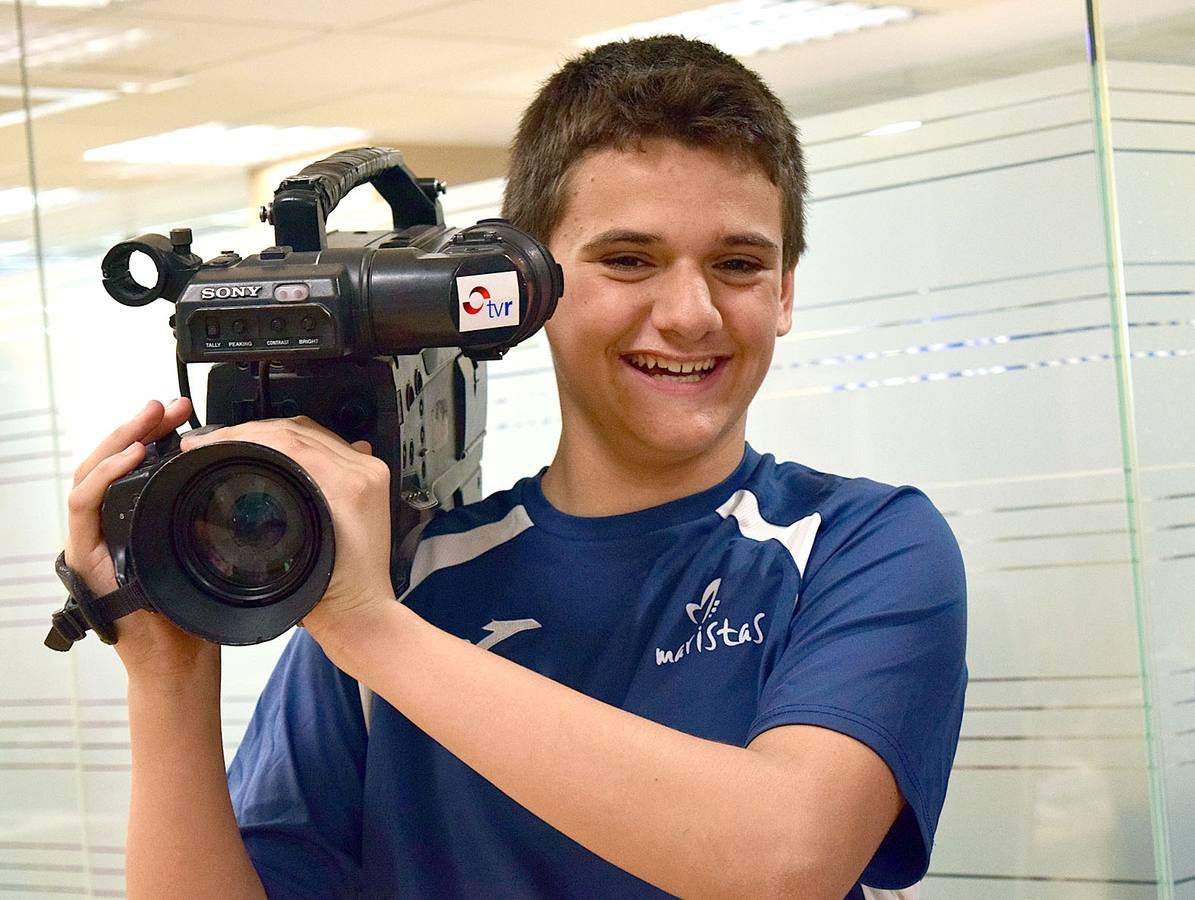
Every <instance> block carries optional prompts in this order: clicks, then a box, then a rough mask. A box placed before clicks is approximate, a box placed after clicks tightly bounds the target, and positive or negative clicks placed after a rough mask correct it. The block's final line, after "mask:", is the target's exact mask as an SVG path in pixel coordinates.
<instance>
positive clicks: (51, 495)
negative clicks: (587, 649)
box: [0, 0, 1195, 900]
mask: <svg viewBox="0 0 1195 900" xmlns="http://www.w3.org/2000/svg"><path fill="white" fill-rule="evenodd" d="M701 6H702V4H701V3H699V2H693V0H653V2H646V0H609V2H605V3H600V4H580V3H577V4H574V3H572V2H566V0H549V2H540V3H530V2H518V3H515V2H512V3H493V2H489V0H398V2H396V0H346V2H343V3H338V4H326V3H322V2H317V0H290V2H286V3H282V2H257V3H238V2H232V0H207V2H205V3H189V2H184V0H123V2H121V0H44V2H41V3H35V2H28V0H26V2H18V3H16V4H14V3H13V0H5V2H0V896H10V895H11V896H29V897H36V896H42V895H46V894H55V895H66V896H75V895H78V896H99V897H111V896H121V895H122V893H123V871H122V866H123V856H122V854H123V843H124V831H125V815H126V811H127V802H128V800H127V797H128V779H129V767H128V734H127V726H126V714H125V709H124V699H123V697H124V678H123V672H122V670H121V667H120V665H119V663H118V661H117V659H116V657H115V655H114V654H113V653H112V652H111V651H110V650H109V649H108V648H106V647H104V646H102V645H101V644H99V642H98V641H97V640H95V639H94V638H91V639H89V640H87V641H84V642H83V643H82V644H81V645H79V646H78V647H77V648H76V649H75V650H74V651H73V652H71V653H70V654H55V653H52V652H51V651H49V650H47V649H45V648H43V647H42V643H41V642H42V638H43V637H44V634H45V631H46V627H47V623H48V616H49V613H50V612H51V610H53V609H55V608H56V607H57V606H58V605H59V603H60V601H61V596H62V591H61V589H60V587H59V586H58V584H57V582H56V580H55V578H54V576H53V573H52V570H51V561H52V560H53V558H54V556H55V555H56V553H57V552H58V550H59V548H60V547H61V545H62V543H63V536H64V527H65V526H64V519H65V516H64V505H65V496H66V494H67V492H68V491H69V487H70V479H71V475H72V472H73V469H74V466H75V465H76V464H77V463H78V462H79V461H80V460H81V459H82V458H83V457H84V456H85V455H86V454H87V453H88V452H89V450H90V448H91V447H92V446H93V445H94V444H95V442H96V441H97V440H98V439H99V438H100V437H101V436H102V435H103V434H105V433H107V431H109V430H110V429H111V428H112V427H113V426H114V424H115V423H117V422H119V421H122V420H123V419H125V418H127V417H128V416H129V415H130V414H131V413H132V412H134V411H135V410H136V409H137V408H138V407H139V406H140V405H141V404H142V403H143V402H144V401H145V400H146V399H147V398H148V397H151V396H153V397H159V398H161V399H166V400H168V399H170V398H172V397H174V396H175V395H176V393H177V389H176V386H175V374H174V365H173V360H172V343H171V337H170V333H169V330H168V326H167V321H166V320H167V317H168V315H169V312H170V310H169V309H168V304H167V303H165V302H164V301H162V302H159V303H157V304H155V305H153V306H150V307H146V308H143V309H128V308H124V307H121V306H118V305H117V304H116V303H115V302H113V301H112V300H110V299H109V298H108V296H107V295H106V294H105V293H104V292H103V290H102V289H101V287H100V279H99V260H100V258H101V257H102V255H103V253H104V252H105V251H106V250H107V248H108V247H110V246H111V245H112V244H113V243H115V242H116V241H118V240H120V239H122V238H124V237H126V236H128V235H131V234H135V233H140V232H144V231H149V230H155V231H161V232H166V231H168V230H169V229H170V228H171V227H175V226H184V225H185V226H190V227H191V228H192V229H194V232H195V244H196V249H197V252H199V253H200V254H201V255H202V256H204V257H205V258H206V257H210V256H212V255H215V254H216V253H218V252H219V251H220V250H223V249H236V250H237V251H239V252H241V253H242V254H245V255H247V254H249V253H252V252H256V251H257V250H260V249H261V248H262V247H265V246H267V245H269V244H270V243H272V234H271V231H270V230H269V229H268V227H267V226H264V225H261V224H260V223H259V222H258V221H257V218H256V209H257V206H258V205H259V204H261V203H263V202H265V201H266V200H268V199H269V196H270V194H271V192H272V189H273V187H274V186H275V185H276V184H277V183H278V181H279V180H280V179H281V178H282V177H283V176H285V175H288V174H292V173H293V172H295V171H297V170H298V168H300V167H301V165H302V164H304V163H305V162H306V161H308V160H310V159H314V158H318V157H320V156H322V155H325V154H326V153H327V152H329V151H331V150H334V149H338V148H341V147H344V146H355V145H363V144H379V145H392V146H396V147H399V148H401V149H402V150H404V152H405V153H406V156H407V159H408V161H409V163H410V164H411V166H412V167H413V168H414V169H415V170H416V172H417V173H419V174H421V175H434V176H436V177H439V178H443V179H446V180H447V181H449V183H450V184H451V185H453V188H452V189H450V191H449V193H448V194H447V195H446V197H445V206H446V209H447V210H448V214H449V219H450V221H453V222H455V223H465V222H471V221H473V220H475V219H476V218H477V217H478V216H481V215H487V214H493V212H494V211H495V209H496V207H497V204H498V201H499V194H500V190H501V175H502V173H503V170H504V166H505V160H506V153H505V145H506V142H507V141H508V139H509V138H510V135H511V133H512V131H513V127H514V124H515V122H516V119H517V117H518V115H519V113H520V111H521V109H522V108H523V106H524V105H525V103H526V102H527V100H528V98H529V97H530V96H531V94H532V93H533V92H534V90H535V89H536V87H537V85H538V84H539V82H540V81H541V80H542V79H543V78H544V77H545V76H546V75H547V74H548V73H550V72H551V71H552V70H553V69H554V68H555V67H556V66H557V65H558V64H559V63H560V61H561V60H562V59H564V58H566V57H568V56H570V55H572V54H574V53H576V52H577V51H578V49H579V48H580V47H581V46H583V44H584V42H585V41H586V39H588V38H591V36H593V35H599V34H601V33H603V32H606V31H608V30H610V29H615V28H619V27H622V26H628V25H633V24H636V23H642V22H644V21H646V20H650V19H653V18H656V17H659V16H664V15H669V14H677V13H682V12H688V11H692V10H697V9H700V8H701ZM818 6H824V4H817V3H810V2H807V0H790V2H787V3H784V2H766V0H760V2H756V3H753V4H746V5H742V6H737V7H736V9H734V10H732V15H733V17H732V18H731V19H729V20H728V21H725V22H723V23H721V24H716V25H712V26H711V25H709V24H708V23H707V22H706V20H705V19H704V18H703V17H704V16H706V15H708V14H707V13H702V14H701V16H700V17H698V18H696V19H686V20H683V21H682V22H681V23H680V24H672V25H670V26H668V27H669V28H671V29H672V30H676V29H677V28H686V29H688V28H697V29H703V28H704V29H710V28H712V29H713V33H714V34H716V35H717V36H718V37H719V39H720V40H723V41H726V42H734V43H727V44H725V46H727V47H728V48H729V49H731V50H732V52H736V53H739V54H740V55H742V56H743V58H744V59H745V60H746V62H747V63H748V64H749V65H751V66H753V67H755V68H756V69H757V70H758V71H760V72H761V73H762V74H763V75H764V76H765V78H766V79H767V80H768V81H769V82H770V83H771V84H772V85H773V87H774V88H775V90H776V91H777V92H778V93H779V94H780V96H781V97H782V98H783V99H784V100H785V102H786V103H787V104H788V105H789V107H790V109H791V112H792V114H793V116H794V117H795V118H796V120H797V121H798V123H799V125H800V126H801V128H802V132H803V135H804V139H805V142H806V147H807V149H808V158H809V165H810V169H811V173H812V189H813V197H812V205H811V208H810V237H811V240H810V244H811V249H810V251H809V254H808V256H807V258H806V259H805V260H804V261H803V262H802V264H801V266H800V268H799V270H798V273H797V291H798V293H797V316H796V327H795V328H794V330H793V333H792V334H790V335H789V336H787V337H786V338H785V339H783V340H782V341H781V342H780V343H779V345H778V347H777V353H776V359H775V364H774V366H773V371H772V372H771V374H770V376H769V378H768V380H767V382H766V383H765V385H764V388H763V390H762V393H761V396H760V398H759V400H758V402H757V404H756V407H755V410H754V413H753V418H752V420H751V424H750V437H751V440H752V441H753V442H754V443H755V445H756V446H757V447H760V448H764V449H768V450H772V451H774V452H776V453H777V455H779V456H782V457H788V458H792V459H797V460H801V461H803V462H805V463H807V464H810V465H812V466H815V467H817V468H821V469H825V470H830V471H836V472H841V473H844V474H867V475H870V476H873V477H876V478H879V479H883V480H886V481H890V482H898V483H900V482H910V483H914V484H917V485H920V486H922V487H924V488H925V489H926V491H927V492H928V493H929V494H930V496H931V497H932V498H933V499H934V500H935V502H936V503H937V504H938V506H939V507H940V508H941V509H942V510H943V511H944V512H945V514H946V515H947V517H948V518H949V520H950V522H951V525H952V526H953V528H954V529H955V532H956V534H957V535H958V537H959V540H960V542H961V544H962V548H963V552H964V554H965V557H966V560H967V565H968V571H969V577H970V588H971V607H970V608H971V644H970V667H971V673H972V683H971V689H970V693H969V697H968V708H967V713H966V718H965V720H964V725H963V735H962V741H961V743H960V746H959V753H958V758H957V764H956V767H955V773H954V777H953V781H952V784H951V789H950V795H949V797H948V799H947V804H946V809H945V812H944V814H943V818H942V823H941V829H940V834H939V842H938V846H937V848H936V852H935V856H934V861H933V868H932V869H931V873H930V877H929V878H928V879H927V881H926V884H925V888H924V893H923V896H925V897H929V898H960V897H961V898H1051V900H1053V898H1059V900H1061V898H1146V897H1151V898H1152V897H1155V896H1156V897H1165V898H1188V900H1189V898H1195V600H1193V598H1192V594H1191V590H1190V585H1191V584H1192V583H1193V582H1195V415H1192V412H1191V405H1192V400H1193V399H1195V329H1193V327H1192V326H1193V325H1195V302H1193V297H1195V214H1193V213H1192V197H1195V7H1192V4H1191V2H1190V0H1102V2H1101V3H1099V4H1098V5H1096V4H1094V3H1086V4H1085V3H1084V2H1083V0H908V2H907V3H904V4H902V5H901V6H899V7H885V8H883V9H876V8H872V9H871V10H870V11H868V10H863V11H862V13H863V15H864V17H865V18H864V19H863V20H860V19H859V18H857V16H858V14H859V13H860V11H859V10H857V9H856V10H853V11H852V10H850V9H843V8H841V7H842V6H843V5H839V6H840V8H838V9H831V10H827V9H821V10H818V9H814V7H818ZM768 7H779V9H776V8H772V9H769V8H768ZM1101 7H1102V8H1101ZM777 13H779V14H780V15H781V18H782V19H784V20H785V22H784V23H783V26H782V24H775V23H773V24H765V25H764V26H763V28H762V29H760V28H758V27H756V28H754V29H753V28H752V27H751V26H752V24H753V23H755V22H757V21H758V20H761V19H766V17H767V16H769V15H775V14H777ZM844 16H845V19H842V18H841V17H844ZM852 16H856V18H852ZM840 20H841V21H844V22H845V25H844V26H843V27H845V28H846V29H847V30H846V31H844V32H842V33H839V34H836V35H833V36H827V35H826V32H828V31H832V30H833V27H834V26H835V24H836V23H837V22H839V21H840ZM861 21H863V22H866V23H868V24H866V25H865V27H859V24H860V22H861ZM883 21H887V24H880V23H881V22H883ZM794 23H795V25H796V27H798V28H800V27H805V28H807V29H810V28H811V30H812V31H811V33H818V32H819V31H821V36H820V37H817V38H815V39H813V40H808V41H804V42H799V43H792V44H788V45H786V46H782V47H769V46H767V45H768V44H769V43H770V44H775V43H777V42H779V40H780V39H781V38H782V37H784V36H786V35H788V34H789V32H788V31H786V30H785V29H786V28H788V27H789V26H792V25H794ZM810 23H812V25H810ZM761 30H762V32H763V33H764V35H765V36H766V38H767V40H765V41H763V42H762V43H763V44H764V46H763V48H762V49H758V50H757V49H756V48H757V46H758V45H757V44H756V45H753V44H752V41H753V40H754V39H755V38H756V37H758V34H759V33H760V31H761ZM1098 48H1103V49H1104V51H1105V54H1104V55H1103V56H1102V57H1101V55H1100V54H1099V53H1093V51H1094V50H1096V49H1098ZM1093 58H1094V59H1095V61H1096V63H1099V64H1093ZM368 190H369V189H368V188H363V189H361V190H359V191H357V192H354V194H353V195H351V196H350V198H349V199H348V200H346V201H345V203H344V204H342V207H341V208H340V209H338V210H337V212H336V213H335V214H334V216H333V225H335V224H337V223H339V225H340V227H351V228H367V227H383V226H384V225H385V218H384V215H383V214H382V210H381V208H380V204H379V203H378V202H377V201H376V200H374V199H373V198H371V197H369V196H367V192H368ZM358 195H361V196H358ZM490 375H491V382H490V409H489V436H488V438H487V449H486V456H485V464H484V477H485V483H486V488H487V489H497V488H501V487H504V486H506V485H508V484H509V483H510V482H511V481H513V480H514V479H515V478H516V477H518V476H520V475H522V474H525V473H527V472H530V471H533V470H534V469H535V468H537V467H538V466H540V465H542V464H544V463H546V462H547V461H548V459H549V458H550V454H551V451H552V448H553V438H554V434H555V429H556V426H557V422H558V412H557V409H556V407H555V389H554V385H553V383H552V378H551V371H550V359H549V357H548V352H547V348H546V345H545V342H544V341H543V339H542V338H540V337H537V338H535V339H533V340H531V341H529V342H528V343H527V344H526V345H524V346H522V347H520V348H518V349H517V350H515V351H514V352H512V353H511V354H510V356H509V358H508V359H507V360H506V361H504V362H501V363H497V364H492V365H491V367H490ZM196 381H197V382H198V383H197V385H196V388H197V393H198V394H200V395H202V378H201V377H199V375H198V373H197V375H196ZM282 643H283V642H282V641H276V642H274V643H271V644H266V645H263V646H259V647H255V648H248V649H232V650H228V651H226V653H225V660H226V663H225V671H226V676H225V697H224V712H225V726H226V731H225V738H226V743H227V749H228V752H229V754H230V755H231V753H232V751H233V750H234V749H235V747H236V745H237V742H238V740H239V738H240V735H241V734H242V732H243V730H244V727H245V724H246V722H247V719H248V716H249V715H250V712H251V710H252V705H253V702H254V699H255V696H256V694H257V692H258V690H259V688H260V687H261V685H262V683H263V682H264V678H265V676H266V673H267V672H268V670H269V668H270V665H271V663H272V661H273V659H274V658H275V657H276V656H277V654H278V652H279V651H280V649H281V646H282Z"/></svg>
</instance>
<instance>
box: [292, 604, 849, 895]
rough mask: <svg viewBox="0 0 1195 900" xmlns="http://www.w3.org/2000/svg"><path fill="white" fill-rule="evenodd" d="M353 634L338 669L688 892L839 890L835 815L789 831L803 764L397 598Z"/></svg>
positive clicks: (557, 815) (499, 780)
mask: <svg viewBox="0 0 1195 900" xmlns="http://www.w3.org/2000/svg"><path fill="white" fill-rule="evenodd" d="M316 636H317V638H319V637H320V635H316ZM338 638H341V639H338ZM344 638H347V636H346V635H343V634H341V635H330V636H327V639H326V641H325V642H324V649H325V651H326V652H328V653H329V655H330V656H331V657H332V659H333V661H334V662H335V663H336V664H337V665H338V666H340V667H341V668H342V669H344V670H345V671H346V672H348V673H349V674H351V675H353V676H354V677H356V678H358V679H360V680H361V681H363V682H364V683H365V684H367V685H369V686H370V687H371V688H372V689H373V690H374V691H376V692H377V693H378V694H380V695H381V696H382V697H384V698H385V699H386V700H387V701H388V702H390V703H391V704H392V705H393V706H395V707H396V708H397V709H399V710H400V711H401V712H403V714H404V715H406V716H407V717H408V718H410V719H411V720H412V721H413V722H414V723H415V724H417V725H418V726H419V727H420V728H422V729H423V730H424V731H426V732H427V733H428V734H429V735H431V736H432V737H433V738H434V739H435V740H437V741H438V742H440V743H441V744H442V745H443V746H445V747H446V748H447V749H448V750H450V751H451V752H452V753H454V754H455V755H456V756H458V757H460V758H461V759H462V760H463V761H464V762H465V763H466V764H468V765H469V766H471V767H472V768H473V769H475V770H476V771H477V772H479V773H480V774H481V775H483V776H484V777H485V778H487V779H488V780H489V781H491V782H492V783H493V784H494V785H495V786H496V787H498V788H499V789H500V790H502V791H503V792H504V793H506V794H507V795H508V796H510V797H511V798H512V799H514V800H515V801H516V802H518V803H520V804H521V805H523V806H525V807H526V808H527V809H529V810H530V811H531V812H533V813H535V814H536V815H538V816H540V817H541V818H543V819H544V820H545V821H547V822H549V823H550V824H551V825H553V826H554V827H556V828H557V829H559V830H560V831H562V832H563V833H565V834H567V835H569V836H570V837H572V838H573V839H574V840H576V841H577V842H578V843H580V844H582V845H584V846H585V847H588V848H589V849H590V850H592V851H593V852H595V853H597V854H598V855H599V856H602V857H603V858H605V859H607V860H609V861H610V862H612V863H614V864H615V865H617V866H619V867H621V868H623V869H626V870H627V871H629V872H632V873H633V874H635V875H638V876H639V877H641V878H643V879H645V880H647V881H649V882H652V883H653V884H656V885H657V886H659V887H661V888H663V889H665V890H667V891H669V892H671V893H674V894H679V895H684V896H696V895H704V896H710V895H726V896H744V895H751V896H769V895H772V896H776V895H784V896H805V897H821V896H832V895H833V891H834V890H837V882H836V879H834V878H831V879H830V881H832V882H835V887H834V888H832V889H831V890H830V892H829V893H827V892H826V890H825V885H824V884H823V883H819V882H820V881H821V874H820V873H819V872H818V870H817V866H816V864H815V861H816V860H817V859H818V854H819V853H820V852H821V851H822V849H823V848H824V846H825V845H828V844H829V843H830V842H831V841H832V840H833V838H832V835H829V834H826V832H827V830H828V827H830V828H832V824H833V823H824V822H814V823H810V824H811V825H812V826H813V827H812V828H810V829H809V834H808V835H803V834H798V833H794V831H793V830H792V828H791V823H792V822H793V818H794V816H793V814H794V810H795V809H799V805H800V803H801V799H802V785H801V784H800V783H799V782H800V776H799V773H798V775H797V777H795V778H794V776H793V767H792V766H785V765H782V764H781V763H780V762H779V761H777V760H775V759H772V758H769V757H768V756H767V755H765V754H763V753H759V752H756V751H754V750H748V749H744V748H741V747H731V746H727V745H722V744H717V743H713V742H710V741H704V740H700V739H698V738H695V737H692V736H690V735H686V734H683V733H680V732H677V731H674V730H672V729H669V728H666V727H664V726H662V725H659V724H658V723H655V722H651V721H648V720H646V719H643V718H640V717H637V716H634V715H632V714H630V713H627V712H624V711H622V710H618V709H616V708H614V707H611V706H608V705H606V704H603V703H601V702H599V701H597V700H594V699H592V698H590V697H587V696H585V695H583V694H580V693H578V692H576V691H573V690H571V689H569V688H567V687H564V686H562V685H560V684H557V683H556V682H553V681H551V680H549V679H547V678H544V677H543V676H540V675H538V674H536V673H533V672H531V671H529V670H527V669H524V668H522V667H521V666H518V665H516V664H514V663H511V662H510V661H508V660H506V659H503V658H502V657H500V656H497V655H495V654H492V653H489V652H487V651H483V650H480V649H479V648H477V647H474V646H472V645H470V644H468V643H467V642H464V641H460V640H458V639H456V638H453V637H451V636H449V635H447V634H445V633H444V632H441V631H439V630H438V629H435V628H433V627H431V626H430V625H428V624H426V623H425V622H423V621H422V620H420V619H418V617H417V616H415V615H414V614H413V613H412V612H410V611H409V610H408V609H406V608H405V607H402V606H400V605H398V604H391V605H389V606H387V607H385V608H384V609H383V610H382V611H381V613H379V615H378V616H377V618H376V620H375V621H373V622H371V623H370V625H369V626H368V627H365V628H361V629H355V630H354V632H353V634H352V637H351V639H344ZM801 837H804V838H805V840H804V841H801V840H798V838H801ZM819 845H820V846H819ZM849 884H850V881H849V880H848V881H847V887H849ZM842 893H845V888H844V889H843V890H842V891H841V892H840V893H838V896H842Z"/></svg>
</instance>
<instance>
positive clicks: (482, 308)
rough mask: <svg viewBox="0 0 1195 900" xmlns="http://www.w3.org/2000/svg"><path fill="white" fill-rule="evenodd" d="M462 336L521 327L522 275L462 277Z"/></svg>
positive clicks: (459, 295) (459, 288)
mask: <svg viewBox="0 0 1195 900" xmlns="http://www.w3.org/2000/svg"><path fill="white" fill-rule="evenodd" d="M456 295H457V299H458V300H459V301H460V332H461V333H462V334H464V333H465V332H467V331H484V330H485V329H487V328H507V327H509V326H512V325H518V324H519V275H518V273H517V272H492V273H490V274H488V275H462V276H461V277H460V278H458V279H457V280H456Z"/></svg>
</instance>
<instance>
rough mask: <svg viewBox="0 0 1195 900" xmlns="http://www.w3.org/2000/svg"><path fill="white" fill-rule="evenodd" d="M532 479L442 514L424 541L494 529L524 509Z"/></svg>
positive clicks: (426, 533) (428, 527) (439, 513)
mask: <svg viewBox="0 0 1195 900" xmlns="http://www.w3.org/2000/svg"><path fill="white" fill-rule="evenodd" d="M530 480H532V479H531V477H528V478H522V479H520V480H519V481H517V482H515V484H514V485H512V486H511V487H509V488H506V489H505V490H501V491H496V492H495V493H493V494H490V495H489V496H487V497H486V498H485V499H484V500H478V501H476V502H474V503H467V504H465V505H464V506H457V507H455V508H453V509H449V510H440V511H438V512H437V513H436V515H435V517H434V518H433V519H432V521H431V522H430V523H429V524H428V526H427V528H426V529H425V530H424V532H423V539H424V540H425V541H426V540H429V539H431V538H437V537H445V536H450V535H460V534H464V533H466V532H469V531H473V530H474V529H476V528H482V527H485V526H488V525H494V524H496V523H498V522H501V521H503V520H504V519H507V518H509V517H510V516H511V514H512V513H516V514H517V513H518V511H521V510H522V509H523V501H522V497H523V490H524V487H525V485H526V483H527V482H528V481H530Z"/></svg>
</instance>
